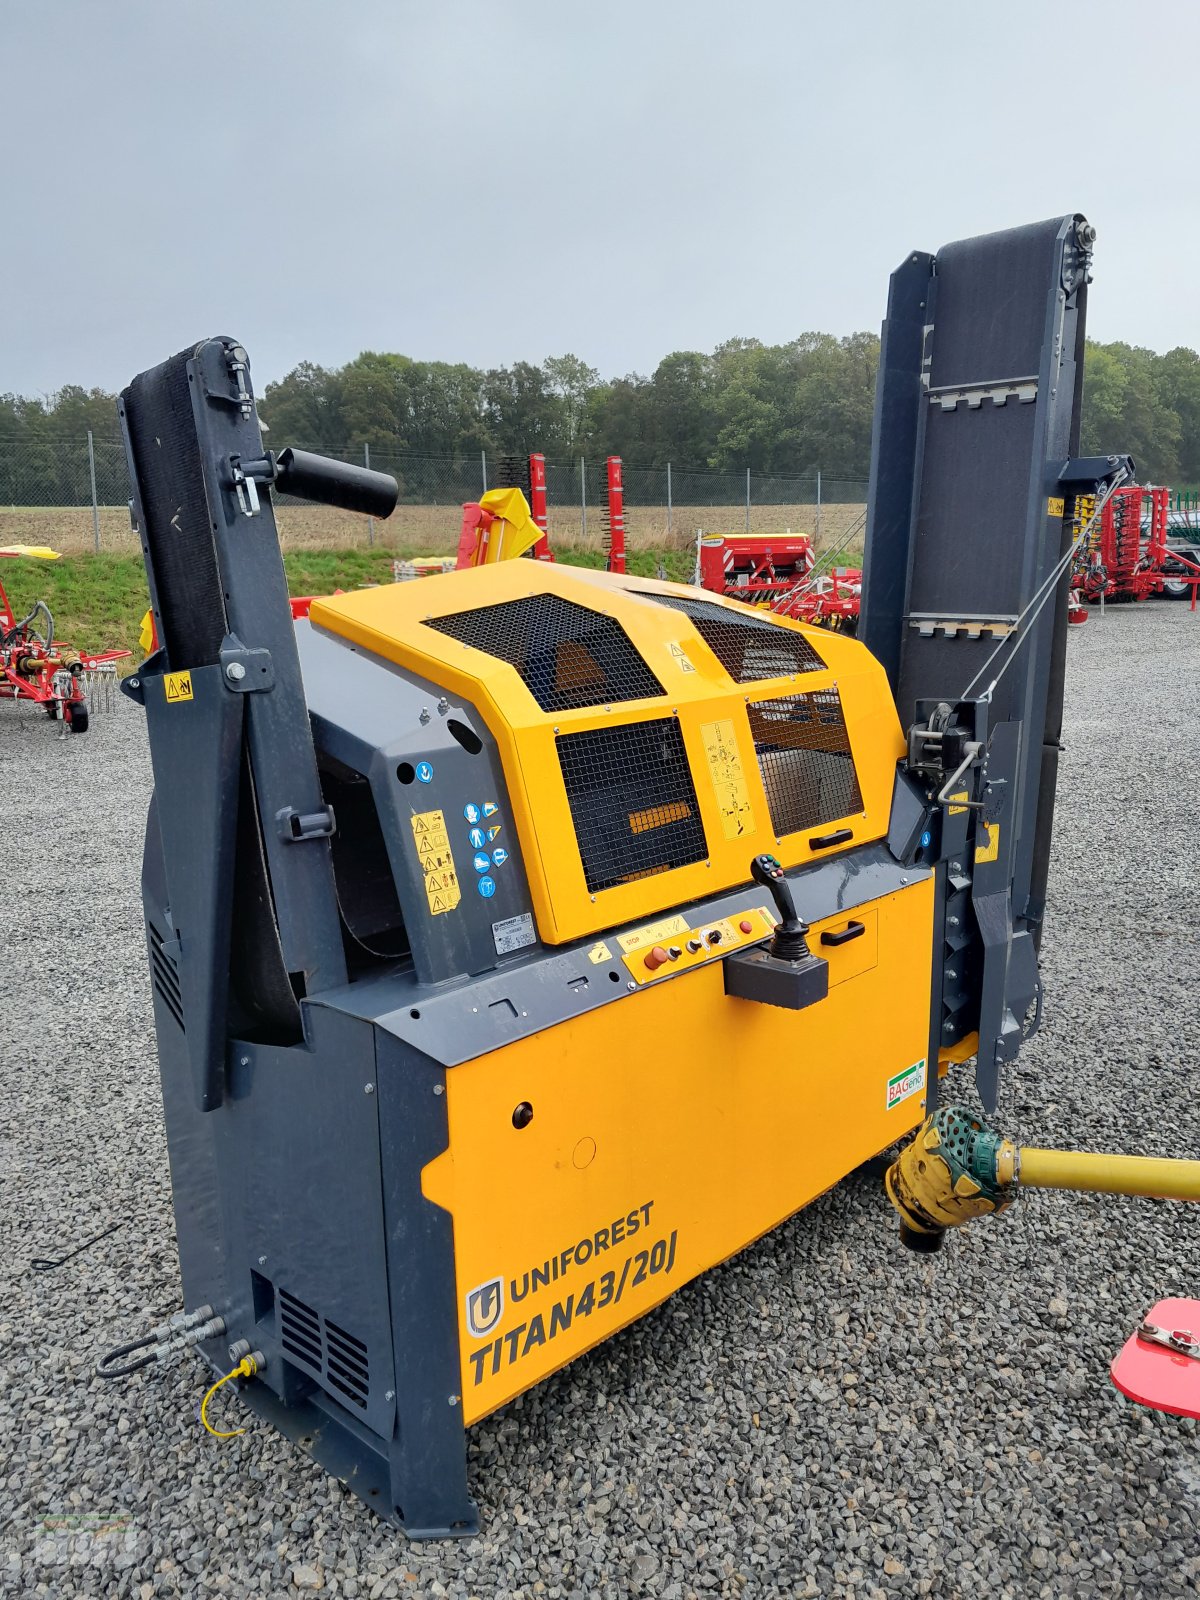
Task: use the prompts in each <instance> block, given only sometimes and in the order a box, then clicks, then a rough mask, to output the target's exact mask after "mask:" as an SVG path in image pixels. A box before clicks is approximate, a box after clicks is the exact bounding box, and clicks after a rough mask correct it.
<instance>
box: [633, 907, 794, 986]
mask: <svg viewBox="0 0 1200 1600" xmlns="http://www.w3.org/2000/svg"><path fill="white" fill-rule="evenodd" d="M775 920H776V919H775V917H774V915H773V914H772V913H771V912H770V911H768V910H767V908H766V907H765V906H754V907H753V908H752V909H751V910H749V911H743V912H739V913H738V914H737V915H735V916H729V917H718V918H716V919H715V920H714V921H712V922H704V923H701V924H700V925H699V926H698V927H695V928H693V927H690V926H689V925H688V921H687V918H686V917H684V916H674V917H665V918H663V919H662V920H661V921H660V922H652V923H649V924H648V925H647V926H646V927H644V928H634V929H632V930H631V931H630V932H629V933H625V934H622V935H621V937H620V938H619V939H618V941H617V942H618V944H619V945H620V946H621V953H622V959H623V960H624V962H625V967H626V970H627V971H628V973H629V976H630V977H631V978H632V979H633V980H634V982H635V983H639V984H643V983H653V982H655V980H656V979H659V978H669V977H672V976H673V975H674V974H675V973H676V972H682V971H685V970H686V969H687V968H690V967H699V966H703V965H704V963H705V962H707V961H719V960H720V959H721V958H722V957H723V956H727V955H729V954H730V952H731V951H733V950H744V949H745V948H746V946H747V945H753V944H761V943H762V942H763V940H764V939H769V938H770V937H771V935H772V934H773V933H774V931H775Z"/></svg>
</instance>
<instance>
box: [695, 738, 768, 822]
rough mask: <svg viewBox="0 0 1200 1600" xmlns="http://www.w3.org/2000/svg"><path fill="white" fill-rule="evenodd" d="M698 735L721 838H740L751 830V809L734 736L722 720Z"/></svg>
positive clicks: (740, 754)
mask: <svg viewBox="0 0 1200 1600" xmlns="http://www.w3.org/2000/svg"><path fill="white" fill-rule="evenodd" d="M700 734H701V737H702V738H703V740H704V753H705V755H706V756H707V757H708V773H709V776H710V777H711V779H712V786H713V793H714V794H715V795H716V797H717V810H718V811H719V812H720V813H721V826H722V827H723V828H724V829H725V837H726V838H727V839H741V838H743V837H744V836H745V835H747V834H751V833H753V832H754V831H755V830H754V809H753V807H752V806H751V804H750V790H749V788H748V787H747V785H746V773H745V770H744V769H743V767H742V753H741V751H740V750H739V749H738V743H737V733H736V731H735V730H734V726H733V723H732V721H730V720H729V719H727V718H723V719H722V720H721V721H720V722H706V723H704V724H703V726H702V727H701V729H700Z"/></svg>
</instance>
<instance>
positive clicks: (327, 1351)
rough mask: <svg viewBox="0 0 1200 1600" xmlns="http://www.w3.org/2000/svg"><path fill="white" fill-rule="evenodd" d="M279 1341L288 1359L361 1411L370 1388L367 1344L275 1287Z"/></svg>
mask: <svg viewBox="0 0 1200 1600" xmlns="http://www.w3.org/2000/svg"><path fill="white" fill-rule="evenodd" d="M279 1342H280V1344H281V1345H282V1346H283V1348H284V1350H285V1351H286V1352H287V1354H288V1356H289V1357H290V1358H291V1360H293V1361H295V1362H296V1363H297V1364H298V1365H299V1366H301V1367H306V1368H307V1369H308V1370H309V1371H310V1372H311V1373H312V1374H313V1376H314V1377H316V1378H318V1379H319V1380H320V1381H321V1383H322V1384H323V1385H324V1386H325V1387H326V1388H327V1389H332V1390H335V1391H336V1392H337V1395H339V1396H341V1397H342V1398H344V1399H346V1400H349V1401H350V1403H351V1404H352V1405H355V1406H357V1407H358V1408H359V1410H360V1411H365V1410H366V1408H367V1397H368V1395H369V1393H370V1388H371V1377H370V1367H369V1365H368V1361H367V1347H366V1345H365V1344H364V1343H363V1342H362V1340H361V1339H358V1338H356V1337H355V1336H354V1334H352V1333H347V1332H346V1330H345V1329H344V1328H339V1327H338V1325H337V1324H336V1323H335V1322H329V1321H327V1320H326V1319H325V1318H323V1317H321V1316H320V1315H319V1314H318V1313H317V1312H316V1311H314V1310H313V1309H312V1307H311V1306H307V1305H305V1304H304V1301H303V1300H298V1299H297V1298H296V1296H295V1295H294V1294H289V1293H288V1291H287V1290H286V1289H280V1291H279Z"/></svg>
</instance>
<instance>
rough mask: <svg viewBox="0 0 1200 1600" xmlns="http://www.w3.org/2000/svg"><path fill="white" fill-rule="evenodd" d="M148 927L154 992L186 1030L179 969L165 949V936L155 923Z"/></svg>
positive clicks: (149, 923) (182, 1028)
mask: <svg viewBox="0 0 1200 1600" xmlns="http://www.w3.org/2000/svg"><path fill="white" fill-rule="evenodd" d="M146 929H147V932H148V933H149V935H150V975H151V981H152V983H153V984H154V992H155V994H156V995H157V996H158V997H159V999H160V1000H161V1001H162V1003H163V1005H165V1006H166V1008H167V1010H168V1011H169V1012H170V1013H171V1015H172V1016H173V1017H174V1018H175V1021H176V1022H177V1023H178V1024H179V1027H180V1030H181V1031H182V1032H186V1029H184V1026H183V991H182V990H181V988H180V986H179V969H178V968H177V967H176V965H175V963H174V961H172V959H171V957H170V956H169V955H168V954H167V952H166V951H165V950H164V949H163V936H162V934H161V933H159V931H158V929H157V928H156V927H155V926H154V924H153V923H152V922H148V923H147V924H146Z"/></svg>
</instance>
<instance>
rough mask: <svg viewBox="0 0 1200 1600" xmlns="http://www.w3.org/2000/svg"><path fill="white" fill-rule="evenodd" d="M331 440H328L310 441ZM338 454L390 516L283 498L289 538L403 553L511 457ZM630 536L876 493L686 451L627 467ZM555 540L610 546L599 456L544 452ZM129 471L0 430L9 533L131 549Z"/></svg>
mask: <svg viewBox="0 0 1200 1600" xmlns="http://www.w3.org/2000/svg"><path fill="white" fill-rule="evenodd" d="M311 448H314V449H322V447H320V446H316V445H314V446H311ZM322 453H324V454H326V455H331V456H334V457H336V458H337V459H339V460H343V461H354V462H363V463H365V464H368V465H370V466H372V467H374V468H376V469H377V470H378V471H381V472H389V473H391V474H392V475H393V476H394V477H395V479H396V482H397V484H398V485H399V490H400V494H399V501H398V504H397V508H396V511H395V512H394V513H393V515H392V517H391V518H390V519H389V520H388V521H387V522H385V523H381V522H371V521H370V520H369V519H368V518H366V517H360V516H355V515H354V514H352V513H350V512H344V511H337V510H333V509H331V508H329V507H327V506H314V505H309V504H307V503H305V502H303V501H298V500H294V499H291V498H290V497H288V496H286V495H279V496H276V497H275V503H276V510H277V517H278V522H279V529H280V535H281V537H282V538H283V540H284V543H285V544H289V545H312V546H324V547H343V546H354V545H368V544H378V545H380V546H382V547H386V548H388V549H395V550H397V551H403V552H404V553H406V554H432V553H441V552H444V551H447V552H449V551H453V550H454V549H455V547H456V545H457V542H458V530H459V522H460V508H461V507H462V505H463V504H464V503H466V502H468V501H472V500H478V498H479V496H480V495H481V494H482V493H483V492H484V491H485V490H486V489H488V488H495V487H496V486H497V483H498V481H499V478H500V475H501V473H500V468H501V459H500V458H499V457H496V456H492V455H490V454H489V453H488V452H485V451H481V452H479V453H478V454H465V455H457V456H429V455H416V454H412V453H410V452H404V451H398V450H390V449H388V448H387V446H386V444H383V443H380V444H378V445H376V444H372V445H369V446H365V447H364V448H362V449H355V450H347V449H328V448H324V449H322ZM623 479H624V487H625V507H626V530H627V541H628V543H629V545H630V547H631V548H633V549H638V548H642V549H650V548H658V547H664V546H665V547H672V546H674V547H676V548H683V547H685V546H687V545H690V544H691V543H692V542H693V541H694V540H695V538H696V536H697V534H698V533H700V532H704V533H738V532H750V533H806V534H808V535H809V536H810V537H815V538H816V539H817V541H818V543H819V544H820V545H827V544H829V543H830V542H832V541H833V540H835V539H837V538H840V537H842V535H843V534H844V533H845V531H846V529H847V528H849V527H850V526H851V524H852V523H853V521H854V518H855V516H856V515H857V514H858V513H859V512H860V511H861V509H862V507H863V505H864V504H865V502H866V497H867V485H866V481H865V480H864V479H857V478H854V479H852V478H828V477H824V476H822V474H820V473H804V474H799V473H798V474H788V473H769V474H768V473H759V472H756V471H754V470H753V469H750V470H740V471H717V470H714V469H712V468H708V467H698V466H693V465H688V464H686V463H674V462H672V463H670V464H667V465H662V466H642V465H639V464H637V463H636V462H626V463H625V464H624V468H623ZM546 491H547V504H548V517H549V530H550V542H551V544H552V545H555V544H557V545H559V546H561V547H562V548H564V549H571V548H582V549H596V550H598V549H600V548H601V545H602V542H603V518H602V512H603V509H604V502H605V492H606V473H605V460H604V458H603V457H587V456H575V457H569V458H559V459H549V460H547V462H546ZM129 492H130V491H129V474H128V470H127V468H126V463H125V451H124V447H123V445H122V444H121V442H120V441H119V440H117V439H113V438H96V437H93V436H92V435H90V434H89V435H86V436H84V437H81V438H59V439H37V440H30V439H8V440H5V439H0V543H3V544H9V543H22V544H50V545H53V546H54V547H55V548H57V549H61V550H63V551H65V552H74V551H80V550H88V549H95V550H110V551H133V550H135V549H136V548H137V537H136V534H135V533H134V532H133V530H132V527H131V525H130V519H129Z"/></svg>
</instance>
